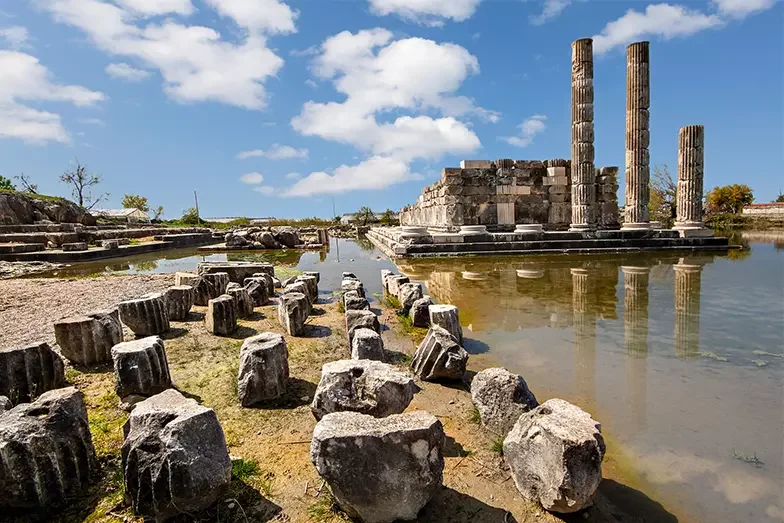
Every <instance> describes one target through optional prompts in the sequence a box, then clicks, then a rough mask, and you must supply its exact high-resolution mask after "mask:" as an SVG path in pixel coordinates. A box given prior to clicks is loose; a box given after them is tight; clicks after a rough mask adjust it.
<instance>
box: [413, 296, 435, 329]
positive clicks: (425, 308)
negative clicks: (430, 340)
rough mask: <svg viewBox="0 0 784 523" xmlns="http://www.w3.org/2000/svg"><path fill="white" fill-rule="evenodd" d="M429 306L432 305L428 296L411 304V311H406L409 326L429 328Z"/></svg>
mask: <svg viewBox="0 0 784 523" xmlns="http://www.w3.org/2000/svg"><path fill="white" fill-rule="evenodd" d="M431 305H433V300H432V299H431V298H430V296H422V297H421V298H419V299H418V300H416V301H415V302H414V303H413V304H411V310H409V311H408V317H409V319H410V320H411V325H413V326H414V327H421V328H427V327H429V326H430V306H431Z"/></svg>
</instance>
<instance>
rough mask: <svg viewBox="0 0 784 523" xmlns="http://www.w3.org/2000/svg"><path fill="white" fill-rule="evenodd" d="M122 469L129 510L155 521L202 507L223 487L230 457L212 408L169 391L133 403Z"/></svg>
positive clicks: (218, 495) (227, 481)
mask: <svg viewBox="0 0 784 523" xmlns="http://www.w3.org/2000/svg"><path fill="white" fill-rule="evenodd" d="M124 430H125V435H126V436H125V442H124V443H123V446H122V468H123V479H124V481H125V492H126V496H127V497H128V498H129V501H130V502H131V505H132V507H133V510H134V512H135V513H136V514H138V515H140V516H146V517H151V518H155V519H156V520H157V521H163V520H165V519H168V518H171V517H173V516H176V515H177V514H181V513H188V514H189V513H195V512H199V511H200V510H204V509H206V508H207V507H209V506H210V505H212V504H213V503H215V502H216V501H217V500H218V499H220V498H221V497H222V496H223V495H224V493H225V492H226V491H227V490H228V488H229V484H230V483H231V460H230V459H229V452H228V449H227V447H226V438H225V436H224V434H223V429H222V428H221V426H220V423H219V422H218V418H217V416H216V415H215V412H214V411H213V410H212V409H208V408H206V407H202V406H200V405H198V404H197V403H196V401H195V400H192V399H186V398H185V397H184V396H183V395H182V394H180V393H179V392H177V391H176V390H174V389H169V390H166V391H164V392H162V393H160V394H158V395H155V396H153V397H152V398H149V399H147V400H145V401H142V402H141V403H139V404H137V405H136V408H134V409H133V412H131V417H130V419H129V420H128V422H127V423H126V425H125V429H124Z"/></svg>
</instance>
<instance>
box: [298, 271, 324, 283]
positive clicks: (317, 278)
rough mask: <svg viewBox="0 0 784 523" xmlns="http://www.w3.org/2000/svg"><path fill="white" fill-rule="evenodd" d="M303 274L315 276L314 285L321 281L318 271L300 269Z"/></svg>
mask: <svg viewBox="0 0 784 523" xmlns="http://www.w3.org/2000/svg"><path fill="white" fill-rule="evenodd" d="M302 274H303V275H304V276H315V277H316V285H318V284H319V283H321V273H320V272H318V271H302Z"/></svg>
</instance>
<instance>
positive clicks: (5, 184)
mask: <svg viewBox="0 0 784 523" xmlns="http://www.w3.org/2000/svg"><path fill="white" fill-rule="evenodd" d="M0 189H4V190H6V191H15V190H16V187H15V186H14V184H13V183H11V179H10V178H6V177H5V176H3V175H2V174H0Z"/></svg>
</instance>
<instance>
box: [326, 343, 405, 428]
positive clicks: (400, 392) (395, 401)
mask: <svg viewBox="0 0 784 523" xmlns="http://www.w3.org/2000/svg"><path fill="white" fill-rule="evenodd" d="M371 332H372V331H371ZM416 391H417V387H416V385H414V380H413V378H412V377H411V376H408V375H406V374H404V373H402V372H400V371H399V370H396V369H395V368H394V367H393V366H392V365H388V364H386V363H381V362H379V361H372V360H339V361H333V362H331V363H327V364H325V365H324V366H323V367H321V381H320V382H319V385H318V388H316V394H315V396H314V397H313V403H312V404H311V405H310V410H311V412H313V415H314V416H315V417H316V419H321V418H323V417H324V416H326V415H327V414H329V413H331V412H342V411H351V412H359V413H361V414H367V415H369V416H374V417H376V418H383V417H385V416H389V415H390V414H400V413H401V412H403V411H404V410H406V407H408V404H409V403H411V400H412V399H414V393H415V392H416Z"/></svg>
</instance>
